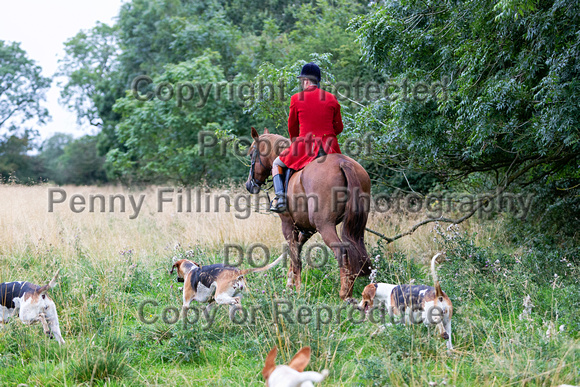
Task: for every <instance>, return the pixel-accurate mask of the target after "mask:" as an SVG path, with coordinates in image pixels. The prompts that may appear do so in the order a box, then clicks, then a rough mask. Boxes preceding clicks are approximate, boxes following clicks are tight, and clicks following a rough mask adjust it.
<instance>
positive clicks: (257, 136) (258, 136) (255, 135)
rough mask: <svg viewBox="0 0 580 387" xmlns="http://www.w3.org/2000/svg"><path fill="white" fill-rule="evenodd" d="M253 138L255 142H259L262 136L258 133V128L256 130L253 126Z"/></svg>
mask: <svg viewBox="0 0 580 387" xmlns="http://www.w3.org/2000/svg"><path fill="white" fill-rule="evenodd" d="M252 138H253V139H254V140H257V139H259V138H260V135H259V134H258V131H257V130H256V128H254V127H253V126H252Z"/></svg>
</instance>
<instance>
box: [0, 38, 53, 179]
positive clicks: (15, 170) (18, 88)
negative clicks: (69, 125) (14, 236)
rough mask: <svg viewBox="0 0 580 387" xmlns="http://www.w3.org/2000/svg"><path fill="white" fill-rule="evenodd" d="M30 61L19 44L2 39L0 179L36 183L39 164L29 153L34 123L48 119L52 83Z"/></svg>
mask: <svg viewBox="0 0 580 387" xmlns="http://www.w3.org/2000/svg"><path fill="white" fill-rule="evenodd" d="M41 73H42V69H41V68H40V66H37V65H36V64H35V62H34V61H33V60H31V59H29V58H28V57H27V55H26V52H25V51H24V50H22V48H20V44H19V43H8V42H5V41H2V40H0V135H1V137H0V176H1V177H2V179H3V180H6V179H7V178H8V177H11V178H13V179H16V180H20V181H30V180H32V181H36V179H38V176H39V175H38V173H39V170H38V165H36V163H35V162H34V158H33V157H31V156H29V155H28V154H27V152H28V151H30V150H31V149H32V139H33V138H34V136H35V134H36V131H34V130H31V129H30V128H26V125H28V124H30V123H31V122H35V123H36V124H39V125H42V124H44V123H45V122H46V121H47V120H48V119H49V118H50V116H49V114H48V110H47V109H46V108H44V107H43V106H42V101H44V100H45V92H46V90H47V89H48V88H49V87H50V83H51V80H50V79H49V78H47V77H43V76H42V74H41Z"/></svg>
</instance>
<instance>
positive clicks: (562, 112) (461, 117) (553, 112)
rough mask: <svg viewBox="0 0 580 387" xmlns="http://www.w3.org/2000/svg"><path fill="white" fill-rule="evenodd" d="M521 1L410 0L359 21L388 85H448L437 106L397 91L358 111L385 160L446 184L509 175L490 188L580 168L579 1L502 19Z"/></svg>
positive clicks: (368, 53) (367, 52) (370, 57)
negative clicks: (428, 0)
mask: <svg viewBox="0 0 580 387" xmlns="http://www.w3.org/2000/svg"><path fill="white" fill-rule="evenodd" d="M510 4H511V5H510ZM515 4H516V3H515V2H509V4H508V2H504V3H501V4H500V5H498V7H499V9H498V7H494V5H493V3H490V2H485V1H481V2H477V1H476V2H468V3H452V2H451V3H450V2H444V3H441V4H437V5H429V4H426V3H422V2H419V1H402V2H397V3H390V4H389V5H385V6H375V7H374V10H373V12H372V13H370V14H368V15H364V16H360V17H358V18H356V19H354V20H353V21H352V23H351V28H352V29H353V30H355V31H357V33H358V35H359V40H360V42H361V44H362V46H363V51H364V57H365V58H366V60H367V61H368V62H369V63H370V64H372V65H374V66H376V67H380V69H381V71H383V72H384V74H385V75H386V76H389V77H393V78H395V79H396V80H397V81H399V82H402V81H403V80H406V81H407V82H408V84H409V87H412V86H413V84H415V83H416V82H419V81H423V82H427V83H433V82H436V81H440V80H445V78H444V77H447V81H445V85H444V86H445V87H446V89H447V90H446V92H444V90H443V89H442V88H441V87H439V88H437V89H436V90H437V95H436V96H435V97H437V98H433V96H432V97H430V98H428V99H427V100H426V101H422V102H421V101H418V100H417V99H416V98H410V95H409V98H406V99H405V98H404V96H403V95H401V94H399V96H398V97H399V98H397V99H395V100H390V101H389V100H380V101H377V102H376V103H375V104H373V105H371V106H369V107H367V108H366V109H364V110H363V111H361V113H360V114H359V115H358V117H357V118H356V122H357V124H360V125H366V126H367V127H368V122H369V121H370V122H371V123H372V125H371V126H372V129H374V131H376V132H378V133H381V137H382V138H384V140H385V141H384V142H382V143H381V146H380V147H379V148H377V153H376V157H377V159H381V158H382V157H384V156H386V155H389V154H391V155H392V154H396V155H397V157H396V158H394V159H392V160H393V163H394V164H395V165H399V166H402V167H405V168H409V169H412V170H421V171H428V172H431V173H437V174H439V175H441V176H443V177H445V178H462V177H465V176H468V175H470V174H473V173H477V172H486V171H494V173H498V174H501V175H502V178H501V179H499V180H498V179H496V181H495V182H491V183H490V184H491V186H494V185H498V184H502V185H509V184H511V183H512V182H513V181H515V180H517V182H518V183H523V184H526V183H529V182H533V181H536V180H538V179H542V178H544V177H545V176H549V175H551V174H554V173H555V172H556V171H558V170H559V169H560V168H561V167H562V166H563V165H575V163H576V162H577V155H578V154H579V152H578V151H579V148H578V146H579V145H578V144H579V142H578V138H579V137H578V135H579V132H578V127H579V124H580V122H579V120H580V110H578V109H579V108H578V106H580V104H579V103H578V102H579V100H578V99H579V98H580V89H579V88H578V86H579V84H578V81H577V79H578V75H579V73H578V71H579V70H578V66H577V64H576V62H577V58H578V55H579V53H580V46H579V45H578V39H577V36H576V35H575V32H574V31H576V30H577V28H574V27H572V26H578V25H580V18H579V17H578V15H579V14H580V12H578V11H579V9H578V8H577V7H578V4H576V3H575V4H569V3H563V2H544V3H542V4H539V5H538V7H535V8H534V7H530V6H527V5H526V4H527V3H525V4H524V3H522V5H521V7H520V6H517V7H519V8H518V9H519V10H520V11H518V14H519V15H520V17H519V18H503V17H501V18H500V19H497V18H496V16H497V15H498V13H497V12H498V11H501V12H507V11H506V10H509V9H513V7H516V5H515ZM523 9H525V12H524V11H522V10H523ZM502 10H503V11H502ZM560 30H561V31H564V32H563V33H559V32H558V33H557V32H556V31H560ZM379 121H380V122H382V123H383V124H379ZM369 129H370V128H369ZM518 179H519V180H518Z"/></svg>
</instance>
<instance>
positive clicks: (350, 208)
mask: <svg viewBox="0 0 580 387" xmlns="http://www.w3.org/2000/svg"><path fill="white" fill-rule="evenodd" d="M340 169H342V172H343V173H344V176H345V178H346V182H347V189H348V200H347V202H346V208H345V210H344V221H343V226H342V235H341V237H342V241H343V242H344V243H346V246H345V248H346V253H347V259H348V263H349V267H350V270H351V273H352V274H355V275H369V274H370V273H371V265H370V262H369V257H368V253H367V249H366V247H365V243H364V234H365V227H366V224H367V219H368V215H369V213H368V205H369V202H368V201H370V197H369V198H366V202H365V194H364V193H363V192H362V186H361V183H360V179H359V178H358V176H357V174H356V173H355V171H354V168H353V165H352V163H350V162H348V161H344V162H342V163H340Z"/></svg>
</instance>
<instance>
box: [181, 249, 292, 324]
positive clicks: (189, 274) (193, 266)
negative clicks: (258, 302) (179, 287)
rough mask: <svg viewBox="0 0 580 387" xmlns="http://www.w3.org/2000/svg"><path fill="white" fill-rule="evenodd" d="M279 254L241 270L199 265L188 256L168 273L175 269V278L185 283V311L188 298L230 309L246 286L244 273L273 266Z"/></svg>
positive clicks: (218, 265)
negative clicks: (263, 264)
mask: <svg viewBox="0 0 580 387" xmlns="http://www.w3.org/2000/svg"><path fill="white" fill-rule="evenodd" d="M284 256H285V254H282V255H281V256H280V257H279V258H278V259H276V260H275V261H274V262H272V263H270V264H269V265H266V266H264V267H260V268H252V269H245V270H240V269H238V268H236V267H232V266H226V265H224V264H221V263H218V264H215V265H208V266H201V265H199V264H198V263H195V262H193V261H190V260H188V259H180V260H179V261H177V262H175V263H174V264H173V267H172V268H171V271H170V274H173V271H174V270H175V269H177V280H178V281H180V282H184V286H183V308H182V313H184V314H186V313H187V309H188V308H189V304H190V303H191V301H194V300H195V301H199V302H208V303H209V305H208V308H211V306H213V305H214V301H215V303H217V304H225V305H230V311H231V310H232V309H234V308H235V307H237V306H239V305H240V302H241V296H242V291H243V290H244V287H245V286H246V280H245V275H246V274H248V273H255V272H260V271H265V270H269V269H271V268H273V267H274V266H276V265H277V264H278V263H280V262H281V261H282V259H284Z"/></svg>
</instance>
